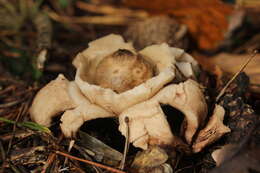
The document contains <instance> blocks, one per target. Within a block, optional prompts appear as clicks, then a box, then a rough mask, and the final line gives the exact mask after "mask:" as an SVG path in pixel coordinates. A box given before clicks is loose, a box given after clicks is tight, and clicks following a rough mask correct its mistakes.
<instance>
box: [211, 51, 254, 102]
mask: <svg viewBox="0 0 260 173" xmlns="http://www.w3.org/2000/svg"><path fill="white" fill-rule="evenodd" d="M257 52H258V51H257V50H255V51H254V52H253V53H252V55H251V56H250V58H248V60H247V61H246V62H245V64H244V65H242V67H241V68H240V70H239V71H238V72H236V74H235V75H234V76H233V77H232V78H231V79H230V80H229V81H228V83H227V84H226V85H225V87H224V88H223V89H222V90H221V91H220V93H219V94H218V96H217V97H216V102H218V101H219V99H220V97H221V96H222V95H223V94H224V93H225V91H226V89H227V88H228V87H229V85H230V84H231V83H232V82H233V81H234V80H235V79H236V78H237V76H238V75H239V74H240V73H241V72H242V71H243V70H244V69H245V68H246V66H247V65H248V63H249V62H250V61H251V60H252V59H253V58H254V57H255V56H256V54H257Z"/></svg>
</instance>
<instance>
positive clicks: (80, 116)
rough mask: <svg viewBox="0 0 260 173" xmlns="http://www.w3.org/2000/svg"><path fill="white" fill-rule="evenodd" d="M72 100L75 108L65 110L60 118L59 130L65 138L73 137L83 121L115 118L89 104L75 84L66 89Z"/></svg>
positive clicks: (109, 113) (72, 83) (111, 114)
mask: <svg viewBox="0 0 260 173" xmlns="http://www.w3.org/2000/svg"><path fill="white" fill-rule="evenodd" d="M68 91H69V94H70V96H71V98H72V100H73V101H74V102H75V103H77V105H78V106H77V107H76V108H75V109H72V110H67V111H66V112H65V113H64V114H63V115H62V117H61V122H62V123H61V124H60V126H61V129H62V132H63V134H64V135H65V136H66V137H71V136H75V134H76V132H77V131H78V129H79V128H80V127H81V126H82V125H83V123H84V122H85V121H89V120H93V119H97V118H106V117H113V116H116V115H115V114H113V113H111V112H108V111H106V110H104V109H103V108H101V107H99V106H97V105H94V104H91V103H90V102H89V101H88V100H87V99H86V98H85V97H84V96H83V95H82V93H81V91H80V90H79V88H78V86H77V85H76V84H75V82H71V83H70V84H69V87H68Z"/></svg>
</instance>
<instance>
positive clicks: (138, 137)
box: [119, 100, 174, 150]
mask: <svg viewBox="0 0 260 173" xmlns="http://www.w3.org/2000/svg"><path fill="white" fill-rule="evenodd" d="M125 117H128V118H129V123H128V124H129V130H130V132H129V134H130V136H129V141H130V142H132V143H133V145H134V146H135V147H139V148H142V149H144V150H146V149H147V148H148V145H149V144H151V145H153V144H156V145H163V144H164V145H167V144H168V145H170V144H171V143H172V142H173V140H174V136H173V134H172V132H171V130H170V126H169V124H168V122H167V120H166V118H165V115H164V113H163V111H162V109H161V107H160V105H159V104H158V103H157V102H154V101H153V100H149V101H145V102H143V103H140V104H137V105H135V106H133V107H131V108H129V109H128V110H126V111H124V112H123V113H122V114H121V115H120V116H119V122H120V126H119V130H120V131H121V133H122V134H123V135H126V129H127V127H126V123H125V121H124V119H125Z"/></svg>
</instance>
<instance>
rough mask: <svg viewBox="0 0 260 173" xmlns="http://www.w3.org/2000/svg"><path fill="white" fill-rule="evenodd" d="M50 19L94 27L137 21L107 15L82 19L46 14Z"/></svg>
mask: <svg viewBox="0 0 260 173" xmlns="http://www.w3.org/2000/svg"><path fill="white" fill-rule="evenodd" d="M48 15H49V17H50V18H52V19H53V20H55V21H58V22H62V23H74V24H96V25H115V26H117V25H118V26H120V25H126V24H128V23H129V22H134V21H137V20H138V19H135V18H128V17H125V16H116V15H107V16H83V17H68V16H60V15H58V14H57V13H55V12H48Z"/></svg>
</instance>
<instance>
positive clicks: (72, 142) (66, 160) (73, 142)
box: [63, 139, 75, 167]
mask: <svg viewBox="0 0 260 173" xmlns="http://www.w3.org/2000/svg"><path fill="white" fill-rule="evenodd" d="M74 144H75V140H73V139H72V140H70V143H69V148H68V153H70V151H71V149H72V147H73V145H74ZM67 163H68V158H67V157H66V158H65V161H64V163H63V166H64V167H65V165H66V164H67Z"/></svg>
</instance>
